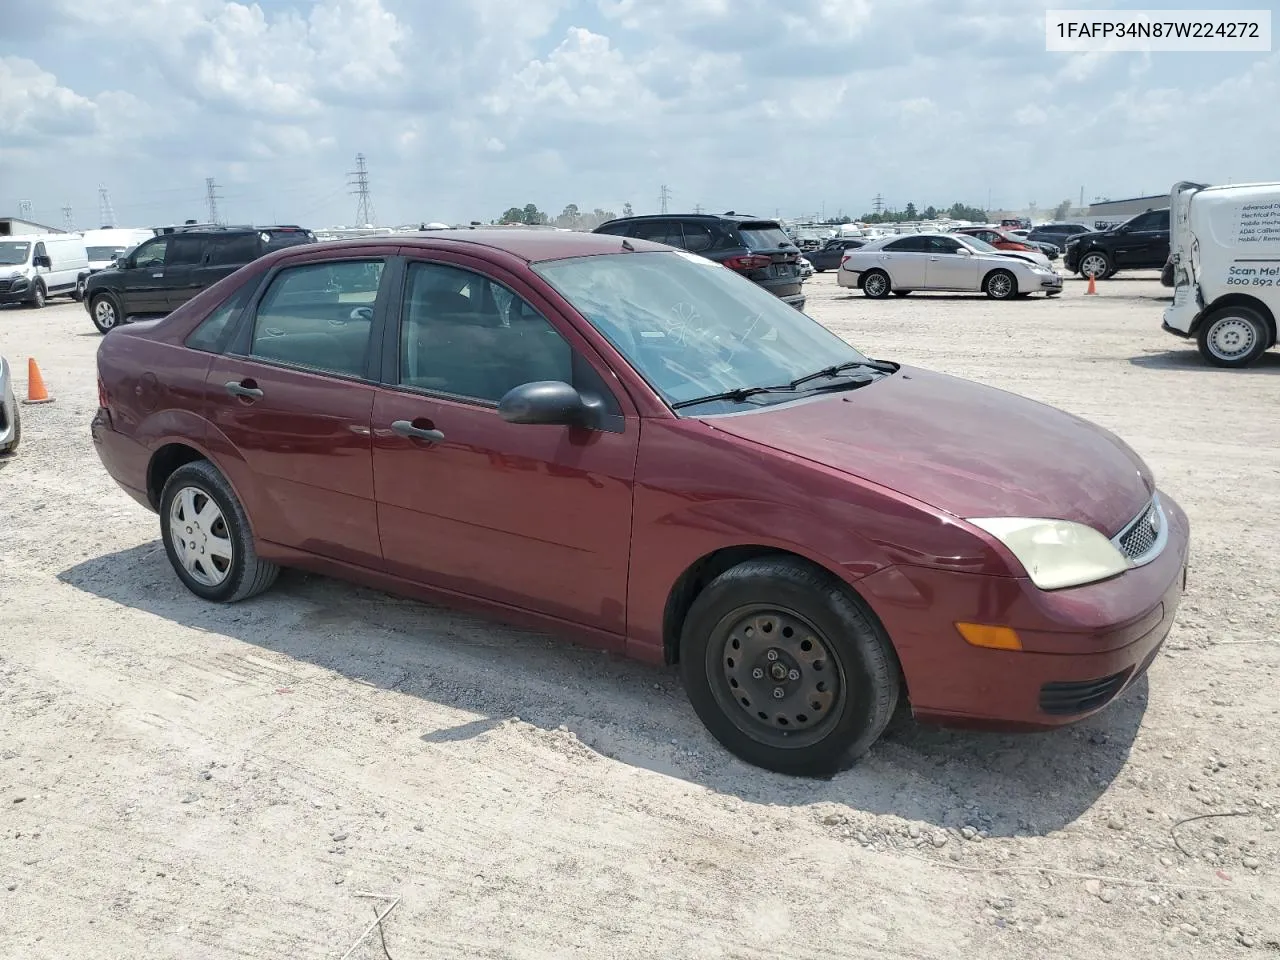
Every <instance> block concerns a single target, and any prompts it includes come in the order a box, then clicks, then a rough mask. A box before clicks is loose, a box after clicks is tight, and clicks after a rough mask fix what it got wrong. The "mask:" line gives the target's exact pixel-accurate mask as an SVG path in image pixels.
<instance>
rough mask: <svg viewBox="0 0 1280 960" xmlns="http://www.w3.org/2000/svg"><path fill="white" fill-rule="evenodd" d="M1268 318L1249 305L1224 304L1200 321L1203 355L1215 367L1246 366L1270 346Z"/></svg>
mask: <svg viewBox="0 0 1280 960" xmlns="http://www.w3.org/2000/svg"><path fill="white" fill-rule="evenodd" d="M1269 339H1270V331H1269V330H1268V329H1267V324H1266V321H1265V320H1263V319H1262V317H1261V316H1260V315H1259V314H1258V312H1257V311H1255V310H1250V309H1249V308H1248V307H1224V308H1223V309H1221V310H1218V311H1217V312H1215V313H1213V314H1211V315H1210V316H1209V317H1208V318H1206V319H1205V321H1204V323H1202V324H1201V325H1200V332H1199V334H1198V335H1197V337H1196V342H1197V344H1198V345H1199V347H1200V355H1201V356H1202V357H1204V358H1205V359H1206V360H1208V361H1209V362H1210V363H1211V364H1213V365H1214V366H1215V367H1233V368H1239V367H1247V366H1248V365H1249V364H1251V363H1253V361H1255V360H1257V359H1258V357H1260V356H1262V354H1263V352H1264V351H1265V350H1266V349H1267V343H1268V341H1269Z"/></svg>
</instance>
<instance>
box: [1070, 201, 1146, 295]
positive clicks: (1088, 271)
mask: <svg viewBox="0 0 1280 960" xmlns="http://www.w3.org/2000/svg"><path fill="white" fill-rule="evenodd" d="M1168 259H1169V208H1168V207H1165V208H1164V209H1163V210H1148V211H1146V212H1145V213H1140V214H1138V215H1137V216H1136V217H1131V218H1130V219H1128V220H1126V221H1125V222H1124V223H1122V224H1120V225H1119V226H1118V227H1112V228H1110V229H1109V230H1099V231H1097V232H1094V233H1080V234H1076V236H1074V237H1072V238H1071V239H1070V240H1068V241H1067V252H1066V254H1065V256H1064V258H1063V263H1065V264H1066V267H1067V269H1068V270H1071V271H1074V272H1075V273H1078V274H1080V276H1082V277H1093V278H1094V279H1096V280H1105V279H1107V278H1108V277H1111V276H1114V275H1115V274H1116V273H1117V272H1118V271H1120V270H1159V269H1161V268H1162V267H1163V266H1164V265H1165V261H1167V260H1168Z"/></svg>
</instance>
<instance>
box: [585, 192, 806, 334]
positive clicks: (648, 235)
mask: <svg viewBox="0 0 1280 960" xmlns="http://www.w3.org/2000/svg"><path fill="white" fill-rule="evenodd" d="M593 232H594V233H607V234H612V235H613V236H618V237H634V238H635V239H638V240H649V241H651V242H653V243H665V244H667V245H668V246H672V247H678V248H679V249H681V250H688V251H689V252H690V253H696V254H698V256H700V257H706V258H707V259H709V260H714V261H716V262H717V263H721V264H723V265H724V266H726V267H728V268H729V269H730V270H733V271H734V272H735V273H739V274H741V275H742V276H744V277H746V278H747V279H748V280H750V281H752V282H753V283H757V284H759V285H760V286H762V287H764V288H765V289H766V290H768V291H769V292H770V293H772V294H773V295H774V296H776V297H778V298H780V299H781V300H783V301H784V302H786V303H788V304H790V305H791V306H793V307H795V308H796V309H797V310H803V309H804V302H805V296H804V290H803V288H802V287H801V284H802V282H803V279H804V278H803V277H801V276H800V265H799V263H798V262H797V261H798V260H799V257H800V250H799V248H798V247H796V245H795V243H794V242H792V240H791V238H790V237H788V236H787V234H786V232H785V231H784V230H783V229H782V225H781V224H779V223H778V221H777V220H769V219H762V218H760V217H747V216H742V215H740V214H736V213H734V212H732V211H730V212H729V213H726V214H723V215H720V216H716V215H712V214H692V213H688V214H661V215H657V216H643V217H619V218H618V219H616V220H609V221H607V222H605V223H602V224H600V226H598V227H596V228H595V230H594V231H593Z"/></svg>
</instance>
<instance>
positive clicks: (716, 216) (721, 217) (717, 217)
mask: <svg viewBox="0 0 1280 960" xmlns="http://www.w3.org/2000/svg"><path fill="white" fill-rule="evenodd" d="M645 220H698V221H702V222H705V223H721V222H723V221H726V220H727V221H730V222H732V223H778V218H777V217H751V216H747V215H746V214H741V213H640V214H637V215H636V216H634V217H614V218H613V219H612V220H606V221H605V223H635V222H643V221H645ZM780 225H781V224H779V226H780ZM600 226H602V227H603V226H604V223H602V224H600Z"/></svg>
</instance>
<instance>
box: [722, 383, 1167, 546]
mask: <svg viewBox="0 0 1280 960" xmlns="http://www.w3.org/2000/svg"><path fill="white" fill-rule="evenodd" d="M705 422H706V423H707V424H708V425H709V426H712V427H714V428H715V429H717V430H721V431H723V432H725V433H728V434H732V435H733V436H735V437H739V438H741V439H743V440H749V441H752V442H755V443H759V444H763V445H764V446H767V447H771V448H773V449H775V450H779V451H782V452H785V453H788V454H792V455H795V456H800V457H804V458H806V459H808V460H812V461H816V462H818V463H822V464H826V465H828V466H831V467H833V468H835V469H837V470H840V471H842V472H844V473H847V474H850V475H852V476H856V477H860V478H862V479H863V480H868V481H870V482H872V483H876V484H879V485H881V486H884V487H888V488H889V489H891V490H896V491H898V492H899V493H903V494H906V495H907V496H909V497H912V498H914V499H916V500H919V501H921V502H923V503H927V504H929V505H930V506H933V507H935V508H937V509H939V510H944V511H946V512H948V513H951V514H953V515H955V516H957V517H1047V518H1051V519H1060V520H1072V521H1075V522H1077V523H1085V524H1088V525H1089V526H1091V527H1094V528H1095V529H1097V530H1099V531H1101V532H1102V533H1104V534H1106V535H1107V536H1114V535H1115V534H1116V533H1118V532H1119V531H1120V530H1121V529H1122V528H1123V527H1124V525H1125V524H1126V523H1128V522H1129V521H1130V520H1132V519H1133V518H1134V517H1135V516H1136V515H1137V514H1138V512H1139V511H1140V510H1141V509H1142V507H1143V505H1144V504H1145V503H1146V502H1147V500H1148V499H1150V497H1151V494H1152V493H1153V492H1154V490H1155V484H1154V481H1153V478H1152V476H1151V472H1150V470H1149V469H1148V468H1147V466H1146V464H1144V463H1143V462H1142V459H1141V458H1140V457H1139V456H1138V455H1137V454H1136V453H1134V452H1133V450H1131V449H1130V448H1129V446H1128V445H1127V444H1125V443H1124V442H1123V441H1122V440H1120V438H1119V437H1117V436H1115V435H1114V434H1113V433H1111V432H1110V431H1107V430H1104V429H1103V428H1101V427H1099V426H1096V425H1094V424H1092V423H1089V422H1088V421H1087V420H1083V419H1081V418H1080V417H1076V416H1074V415H1072V414H1069V413H1066V412H1064V411H1062V410H1058V409H1056V408H1054V407H1050V406H1047V405H1045V404H1042V403H1038V402H1036V401H1034V400H1029V399H1027V398H1026V397H1020V396H1018V395H1017V394H1013V393H1007V392H1005V391H1003V390H997V389H995V388H994V387H986V386H983V385H981V384H977V383H973V382H971V381H968V380H961V379H958V378H956V377H950V376H947V375H945V374H940V373H933V372H932V371H928V370H920V369H914V368H911V367H905V366H904V367H902V368H901V369H900V370H899V371H898V372H897V373H896V374H893V375H891V376H887V377H884V378H882V379H880V380H877V381H875V382H873V383H871V384H869V385H867V386H865V387H861V388H858V389H854V390H848V391H842V392H839V393H831V394H824V395H822V396H820V397H818V398H815V399H812V400H808V401H803V402H799V403H789V404H785V405H782V406H777V407H766V408H764V409H762V410H759V411H753V412H751V413H742V414H731V415H728V416H718V417H708V418H707V419H706V421H705Z"/></svg>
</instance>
